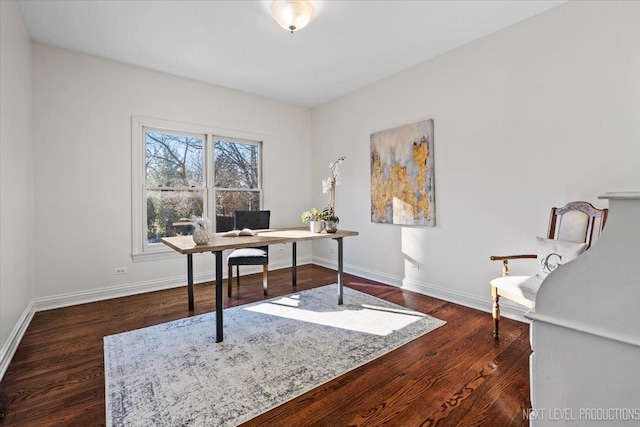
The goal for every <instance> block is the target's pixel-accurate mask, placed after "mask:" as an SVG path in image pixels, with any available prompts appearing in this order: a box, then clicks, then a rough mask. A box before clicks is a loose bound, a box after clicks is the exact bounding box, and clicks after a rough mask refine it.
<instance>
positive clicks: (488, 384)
mask: <svg viewBox="0 0 640 427" xmlns="http://www.w3.org/2000/svg"><path fill="white" fill-rule="evenodd" d="M345 276H346V277H345V284H346V285H347V286H349V287H352V288H354V289H357V290H359V291H362V292H366V293H368V294H371V295H374V296H377V297H379V298H382V299H385V300H388V301H391V302H394V303H396V304H400V305H403V306H405V307H408V308H410V309H413V310H417V311H420V312H423V313H427V314H429V315H432V316H434V317H437V318H439V319H442V320H445V321H447V324H446V325H444V326H442V327H440V328H438V329H436V330H435V331H433V332H430V333H428V334H426V335H424V336H422V337H420V338H419V339H417V340H415V341H412V342H411V343H409V344H407V345H405V346H403V347H401V348H399V349H397V350H395V351H393V352H391V353H388V354H387V355H385V356H382V357H380V358H378V359H376V360H374V361H372V362H371V363H368V364H367V365H364V366H362V367H360V368H357V369H355V370H353V371H351V372H349V373H347V374H345V375H343V376H341V377H339V378H337V379H335V380H333V381H331V382H329V383H326V384H324V385H322V386H320V387H318V388H316V389H314V390H312V391H310V392H308V393H306V394H304V395H302V396H300V397H298V398H296V399H294V400H291V401H290V402H287V403H285V404H283V405H282V406H279V407H277V408H275V409H273V410H271V411H269V412H267V413H265V414H262V415H261V416H259V417H257V418H255V419H253V420H251V421H249V422H247V423H245V424H244V425H246V426H271V425H277V426H312V425H313V426H379V425H389V426H491V427H498V426H526V425H528V421H527V420H526V419H525V418H524V417H523V411H524V410H526V409H527V408H529V407H530V402H529V359H528V358H529V354H530V353H531V349H530V346H529V329H528V325H526V324H522V323H519V322H514V321H510V320H508V319H502V321H501V325H500V327H501V338H500V340H499V341H497V342H496V341H494V340H493V338H492V336H491V328H492V322H491V315H490V314H488V313H484V312H479V311H477V310H473V309H470V308H466V307H462V306H459V305H456V304H452V303H449V302H446V301H442V300H438V299H434V298H431V297H427V296H424V295H421V294H417V293H413V292H409V291H403V290H401V289H398V288H395V287H391V286H385V285H381V284H378V283H375V282H372V281H370V280H365V279H361V278H358V277H355V276H351V275H345ZM335 282H336V273H335V271H332V270H329V269H326V268H323V267H319V266H313V265H306V266H301V267H299V268H298V286H297V289H298V290H305V289H310V288H314V287H317V286H322V285H326V284H329V283H335ZM290 292H292V287H291V275H290V270H289V269H283V270H277V271H272V272H270V273H269V297H274V296H278V295H286V294H288V293H290ZM262 299H265V297H263V296H262V286H261V277H260V275H259V274H258V275H251V276H245V277H243V278H242V284H241V288H240V292H239V294H238V291H237V289H236V288H235V286H234V296H233V297H232V298H230V299H229V298H227V297H226V290H225V301H224V305H225V307H231V306H236V305H241V304H246V303H250V302H254V301H259V300H262ZM214 303H215V288H214V286H212V285H211V284H202V285H196V286H195V311H194V312H193V313H190V312H189V311H188V309H187V293H186V288H185V287H182V288H177V289H171V290H166V291H159V292H152V293H147V294H143V295H135V296H130V297H125V298H118V299H112V300H108V301H101V302H96V303H91V304H83V305H78V306H74V307H67V308H61V309H56V310H49V311H45V312H39V313H36V315H35V316H34V318H33V321H32V322H31V325H30V326H29V328H28V330H27V332H26V334H25V336H24V338H23V340H22V342H21V343H20V346H19V347H18V350H17V352H16V355H15V356H14V359H13V361H12V363H11V365H10V366H9V368H8V370H7V372H6V374H5V376H4V378H3V380H2V382H0V401H2V402H3V403H4V404H5V406H6V416H5V418H4V419H3V420H1V419H0V424H2V425H6V426H52V425H55V426H98V425H104V424H105V390H104V361H103V344H102V338H103V336H105V335H111V334H116V333H120V332H124V331H128V330H132V329H137V328H142V327H146V326H150V325H155V324H158V323H163V322H168V321H171V320H175V319H180V318H183V317H187V316H190V315H194V314H201V313H205V312H208V311H213V308H214V306H215V305H214Z"/></svg>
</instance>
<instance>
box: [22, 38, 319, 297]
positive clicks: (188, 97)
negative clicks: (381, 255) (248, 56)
mask: <svg viewBox="0 0 640 427" xmlns="http://www.w3.org/2000/svg"><path fill="white" fill-rule="evenodd" d="M33 49H34V53H33V58H34V59H33V61H34V77H33V90H34V99H33V122H34V126H33V135H34V148H35V153H34V161H35V189H36V191H35V196H36V202H35V204H36V212H37V215H36V218H35V231H36V236H37V241H38V244H37V245H36V249H35V259H36V273H35V297H36V302H37V303H39V304H40V306H48V305H55V303H56V301H51V297H58V296H62V298H55V299H56V300H58V299H59V302H60V303H61V304H68V303H69V302H70V301H71V302H73V300H74V298H76V299H77V300H78V301H85V300H87V299H90V298H92V297H96V298H101V297H104V296H105V295H107V294H110V293H109V292H108V290H113V289H114V288H115V287H118V286H122V287H124V288H127V289H129V290H130V289H132V288H131V287H132V286H134V287H136V286H137V287H138V290H142V289H146V287H145V286H147V285H150V286H154V285H157V284H160V285H163V284H167V283H169V282H172V283H185V281H186V259H185V258H184V257H180V256H176V257H175V258H174V259H171V260H166V261H152V262H137V263H133V262H132V259H131V116H132V115H138V116H146V117H153V118H158V119H166V120H172V121H178V122H186V123H195V124H200V125H205V126H211V127H217V128H225V129H235V130H240V131H245V132H251V133H257V134H263V135H267V136H268V144H267V145H265V147H264V158H263V160H264V162H263V167H264V199H265V202H264V207H265V208H267V209H272V220H271V221H272V225H273V226H284V225H291V224H298V223H299V214H300V212H301V211H302V210H304V209H306V208H307V206H308V205H309V203H310V201H311V196H310V195H309V191H308V189H309V187H310V186H311V178H310V177H309V174H307V173H305V171H306V170H309V169H310V168H311V163H310V160H309V159H310V158H309V155H308V153H309V151H310V121H311V112H310V110H309V109H306V108H302V107H296V106H292V105H288V104H284V103H281V102H276V101H271V100H268V99H265V98H261V97H257V96H253V95H248V94H245V93H241V92H237V91H232V90H228V89H224V88H221V87H216V86H212V85H208V84H204V83H199V82H196V81H192V80H187V79H183V78H178V77H175V76H171V75H167V74H162V73H157V72H153V71H149V70H145V69H142V68H137V67H132V66H128V65H124V64H120V63H116V62H113V61H108V60H103V59H99V58H96V57H92V56H87V55H83V54H79V53H74V52H71V51H68V50H63V49H58V48H54V47H50V46H46V45H42V44H38V43H34V48H33ZM294 174H295V175H294ZM294 195H295V197H294ZM289 246H290V245H288V246H285V252H284V253H279V252H278V251H275V250H274V251H272V253H271V261H272V262H274V263H277V262H278V261H279V260H280V261H281V262H283V263H289V262H290V247H289ZM310 251H311V249H310V245H309V246H305V245H301V246H300V250H299V252H300V257H301V258H305V257H307V258H309V257H310ZM194 263H195V270H196V271H195V273H196V274H199V273H203V272H209V273H211V274H212V272H213V265H214V257H213V255H211V254H205V255H199V256H196V257H195V261H194ZM115 267H127V270H128V272H127V274H126V275H120V276H115V275H114V268H115ZM105 291H106V293H104V292H105ZM111 294H112V293H111ZM47 300H48V301H47ZM43 301H46V302H43Z"/></svg>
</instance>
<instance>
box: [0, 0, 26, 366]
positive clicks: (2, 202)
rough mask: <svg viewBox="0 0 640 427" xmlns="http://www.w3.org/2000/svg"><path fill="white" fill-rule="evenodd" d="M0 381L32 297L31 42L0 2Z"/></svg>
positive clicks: (16, 13)
mask: <svg viewBox="0 0 640 427" xmlns="http://www.w3.org/2000/svg"><path fill="white" fill-rule="evenodd" d="M0 23H1V25H0V378H1V377H2V375H3V374H4V370H5V369H6V366H7V364H8V358H10V357H11V355H12V354H13V351H15V346H16V345H17V342H16V338H17V336H18V335H19V334H20V332H19V331H18V329H20V328H19V326H20V323H21V322H20V320H19V319H20V317H21V316H22V315H23V313H25V311H27V307H28V306H29V304H30V302H31V299H32V297H33V252H32V249H33V248H32V242H33V235H34V232H33V168H32V163H33V162H32V152H33V151H32V142H31V69H32V67H31V39H30V36H29V33H28V32H27V27H26V25H25V23H24V20H23V18H22V14H21V12H20V9H19V8H18V5H17V3H16V2H15V1H1V2H0Z"/></svg>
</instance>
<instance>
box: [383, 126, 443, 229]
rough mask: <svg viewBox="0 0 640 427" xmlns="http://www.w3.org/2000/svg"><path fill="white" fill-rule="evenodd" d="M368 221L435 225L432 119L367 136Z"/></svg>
mask: <svg viewBox="0 0 640 427" xmlns="http://www.w3.org/2000/svg"><path fill="white" fill-rule="evenodd" d="M371 222H377V223H388V224H402V225H422V226H429V227H433V226H435V222H436V216H435V187H434V173H433V120H432V119H431V120H424V121H421V122H418V123H413V124H410V125H406V126H401V127H398V128H395V129H389V130H384V131H381V132H376V133H372V134H371Z"/></svg>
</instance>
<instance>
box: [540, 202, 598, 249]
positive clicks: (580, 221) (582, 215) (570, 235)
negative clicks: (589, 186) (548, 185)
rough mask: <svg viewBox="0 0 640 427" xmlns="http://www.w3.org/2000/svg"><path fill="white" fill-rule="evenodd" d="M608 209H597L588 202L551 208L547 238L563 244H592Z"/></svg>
mask: <svg viewBox="0 0 640 427" xmlns="http://www.w3.org/2000/svg"><path fill="white" fill-rule="evenodd" d="M608 212H609V209H597V208H595V207H593V205H592V204H591V203H588V202H570V203H567V204H566V205H564V206H563V207H561V208H551V218H550V219H549V233H548V235H547V238H549V239H556V240H561V241H563V242H573V243H586V244H587V248H589V247H590V246H591V244H592V243H594V242H595V241H596V240H597V239H598V237H600V233H602V229H603V228H604V225H605V223H606V222H607V213H608Z"/></svg>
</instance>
